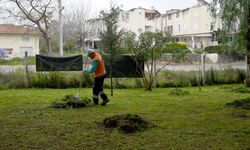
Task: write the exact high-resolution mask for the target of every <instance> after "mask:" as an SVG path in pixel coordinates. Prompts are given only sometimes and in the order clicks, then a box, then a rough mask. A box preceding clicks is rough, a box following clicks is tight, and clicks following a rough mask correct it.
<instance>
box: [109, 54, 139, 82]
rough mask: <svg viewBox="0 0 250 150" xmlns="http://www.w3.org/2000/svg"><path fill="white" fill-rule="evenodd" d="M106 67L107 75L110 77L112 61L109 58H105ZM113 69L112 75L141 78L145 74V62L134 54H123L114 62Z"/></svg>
mask: <svg viewBox="0 0 250 150" xmlns="http://www.w3.org/2000/svg"><path fill="white" fill-rule="evenodd" d="M105 68H106V71H107V77H110V75H109V74H110V71H109V70H110V62H109V61H108V60H105ZM112 70H113V71H112V73H113V74H112V76H113V77H116V78H125V77H126V78H129V77H131V78H132V77H135V78H140V77H142V75H143V74H142V73H143V71H144V63H143V62H142V61H139V60H137V59H135V58H134V57H133V56H129V55H123V56H120V57H119V59H118V60H116V61H114V62H113V65H112Z"/></svg>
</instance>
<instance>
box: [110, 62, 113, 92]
mask: <svg viewBox="0 0 250 150" xmlns="http://www.w3.org/2000/svg"><path fill="white" fill-rule="evenodd" d="M112 63H113V61H112V58H111V59H110V68H109V69H110V71H109V74H110V89H111V96H113V78H112V76H113V73H112Z"/></svg>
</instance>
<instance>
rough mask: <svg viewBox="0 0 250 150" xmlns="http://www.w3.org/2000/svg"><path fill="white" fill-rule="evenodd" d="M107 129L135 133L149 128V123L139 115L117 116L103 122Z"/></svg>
mask: <svg viewBox="0 0 250 150" xmlns="http://www.w3.org/2000/svg"><path fill="white" fill-rule="evenodd" d="M103 126H104V127H106V128H116V129H118V130H119V131H121V132H122V133H135V132H139V131H142V130H144V129H146V128H148V127H149V123H148V122H147V121H145V120H144V119H142V118H141V117H140V116H138V115H131V114H123V115H115V116H112V117H109V118H105V119H104V120H103Z"/></svg>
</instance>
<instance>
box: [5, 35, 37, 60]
mask: <svg viewBox="0 0 250 150" xmlns="http://www.w3.org/2000/svg"><path fill="white" fill-rule="evenodd" d="M0 48H11V49H13V51H12V54H11V55H10V56H9V57H11V58H13V57H20V55H21V53H20V51H21V49H24V48H32V51H33V52H32V55H31V56H35V55H36V54H39V36H38V35H27V34H0ZM28 55H30V54H28Z"/></svg>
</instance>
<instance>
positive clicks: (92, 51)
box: [87, 49, 95, 56]
mask: <svg viewBox="0 0 250 150" xmlns="http://www.w3.org/2000/svg"><path fill="white" fill-rule="evenodd" d="M94 52H95V51H94V50H93V49H88V50H87V55H88V56H89V55H90V54H91V53H94Z"/></svg>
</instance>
